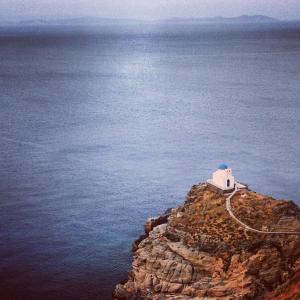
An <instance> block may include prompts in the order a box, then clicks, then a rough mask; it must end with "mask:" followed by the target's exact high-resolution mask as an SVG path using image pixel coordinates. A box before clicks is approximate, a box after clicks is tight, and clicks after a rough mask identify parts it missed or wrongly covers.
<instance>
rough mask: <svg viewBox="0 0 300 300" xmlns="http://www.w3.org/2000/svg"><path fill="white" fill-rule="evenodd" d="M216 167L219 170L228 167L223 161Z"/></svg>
mask: <svg viewBox="0 0 300 300" xmlns="http://www.w3.org/2000/svg"><path fill="white" fill-rule="evenodd" d="M218 169H219V170H226V169H228V165H227V164H225V163H222V164H220V165H219V168H218Z"/></svg>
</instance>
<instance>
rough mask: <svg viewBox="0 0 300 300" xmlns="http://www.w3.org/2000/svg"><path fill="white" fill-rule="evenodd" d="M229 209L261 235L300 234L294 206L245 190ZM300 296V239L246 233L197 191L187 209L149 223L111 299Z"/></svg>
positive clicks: (202, 189) (210, 194)
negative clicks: (270, 231) (269, 231)
mask: <svg viewBox="0 0 300 300" xmlns="http://www.w3.org/2000/svg"><path fill="white" fill-rule="evenodd" d="M232 209H233V210H234V212H235V214H236V215H237V216H238V217H239V218H240V219H242V220H243V221H244V222H245V223H246V224H248V225H249V226H251V227H253V228H256V229H259V230H262V229H263V230H266V229H268V230H272V231H275V230H276V231H287V230H288V231H291V230H294V231H300V209H299V208H298V207H297V206H296V205H295V204H294V203H293V202H291V201H290V202H287V201H283V200H280V201H279V200H274V199H272V198H270V197H267V196H263V195H260V194H257V193H255V192H251V191H249V190H243V191H240V192H238V193H237V194H236V195H235V196H234V197H233V199H232ZM299 291H300V235H276V234H259V233H255V232H250V231H247V230H245V228H243V227H242V226H241V225H240V224H238V223H236V221H234V220H233V219H232V218H231V217H230V215H229V214H228V212H227V210H226V207H225V196H224V195H221V194H219V193H217V192H215V191H214V190H212V189H211V188H210V187H209V186H206V185H205V184H199V185H194V186H193V187H192V189H191V190H190V192H189V193H188V195H187V199H186V201H185V203H184V205H182V206H179V207H178V208H175V209H172V210H169V211H168V212H167V213H166V214H164V215H163V216H161V217H158V218H151V219H149V220H148V221H147V223H146V224H145V234H144V235H142V236H141V237H140V238H139V239H138V240H137V241H136V242H135V244H134V257H133V263H132V271H131V272H130V273H129V276H128V279H127V281H126V282H125V283H123V284H119V285H117V287H116V289H115V291H114V295H113V299H118V300H120V299H125V300H127V299H141V300H143V299H149V300H150V299H154V300H158V299H159V300H169V299H175V300H176V299H177V300H188V299H194V300H217V299H218V300H233V299H239V297H240V298H241V299H245V300H246V299H258V300H259V299H268V300H270V299H278V300H279V299H299V297H298V296H299V295H300V292H299ZM288 297H290V298H288ZM293 297H294V298H293ZM297 297H298V298H297Z"/></svg>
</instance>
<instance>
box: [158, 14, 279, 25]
mask: <svg viewBox="0 0 300 300" xmlns="http://www.w3.org/2000/svg"><path fill="white" fill-rule="evenodd" d="M279 21H280V20H278V19H275V18H272V17H268V16H264V15H242V16H238V17H232V18H226V17H221V16H218V17H212V18H192V19H190V18H189V19H186V18H172V19H166V20H164V22H165V23H240V24H245V23H273V22H279Z"/></svg>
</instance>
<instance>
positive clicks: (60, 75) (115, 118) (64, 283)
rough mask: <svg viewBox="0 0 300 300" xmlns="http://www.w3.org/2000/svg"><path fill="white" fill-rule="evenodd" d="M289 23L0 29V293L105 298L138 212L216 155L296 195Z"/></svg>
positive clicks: (39, 298)
mask: <svg viewBox="0 0 300 300" xmlns="http://www.w3.org/2000/svg"><path fill="white" fill-rule="evenodd" d="M299 80H300V23H297V22H294V23H292V22H290V23H273V24H256V25H253V24H252V25H251V24H247V25H241V24H240V25H238V24H223V25H221V26H220V25H214V24H210V25H204V24H127V25H126V24H117V25H102V26H99V27H71V26H70V27H59V26H57V27H55V26H52V27H45V26H41V27H23V28H21V27H9V28H8V27H1V28H0V300H69V299H70V300H85V299H88V300H96V299H98V300H99V299H100V300H102V299H103V300H106V299H111V294H112V291H113V289H114V287H115V285H116V284H117V283H119V282H120V281H121V280H124V279H125V278H126V276H127V273H128V271H129V270H130V267H131V259H132V254H131V245H132V242H133V241H134V240H135V239H136V238H138V236H139V235H140V234H142V233H143V224H144V223H145V221H146V220H147V218H149V217H151V216H157V215H159V214H161V213H163V212H164V211H165V210H166V209H168V208H170V207H175V206H178V205H180V204H182V203H183V201H184V200H185V195H186V193H187V192H188V190H189V189H190V187H191V186H192V185H193V184H197V183H199V182H204V181H206V180H207V179H208V178H210V176H211V174H212V172H213V171H214V170H216V168H217V167H218V165H219V164H220V163H223V162H225V163H227V164H228V165H229V166H230V167H231V168H232V169H233V174H234V176H235V177H236V179H237V180H239V181H241V182H244V183H247V184H248V185H249V187H250V189H252V190H254V191H257V192H259V193H263V194H267V195H270V196H272V197H274V198H278V199H288V200H293V201H294V202H295V203H297V204H298V205H300V188H299V182H300V156H299V154H300V98H299V95H300V84H299Z"/></svg>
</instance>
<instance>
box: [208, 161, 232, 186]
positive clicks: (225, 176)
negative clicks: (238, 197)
mask: <svg viewBox="0 0 300 300" xmlns="http://www.w3.org/2000/svg"><path fill="white" fill-rule="evenodd" d="M207 182H208V183H209V184H211V185H213V186H215V187H217V188H219V189H221V190H222V191H228V190H233V189H234V187H235V184H236V182H235V179H234V177H233V175H232V170H231V168H228V166H227V165H226V164H221V165H220V166H219V168H218V170H217V171H215V172H213V175H212V179H209V180H208V181H207Z"/></svg>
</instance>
